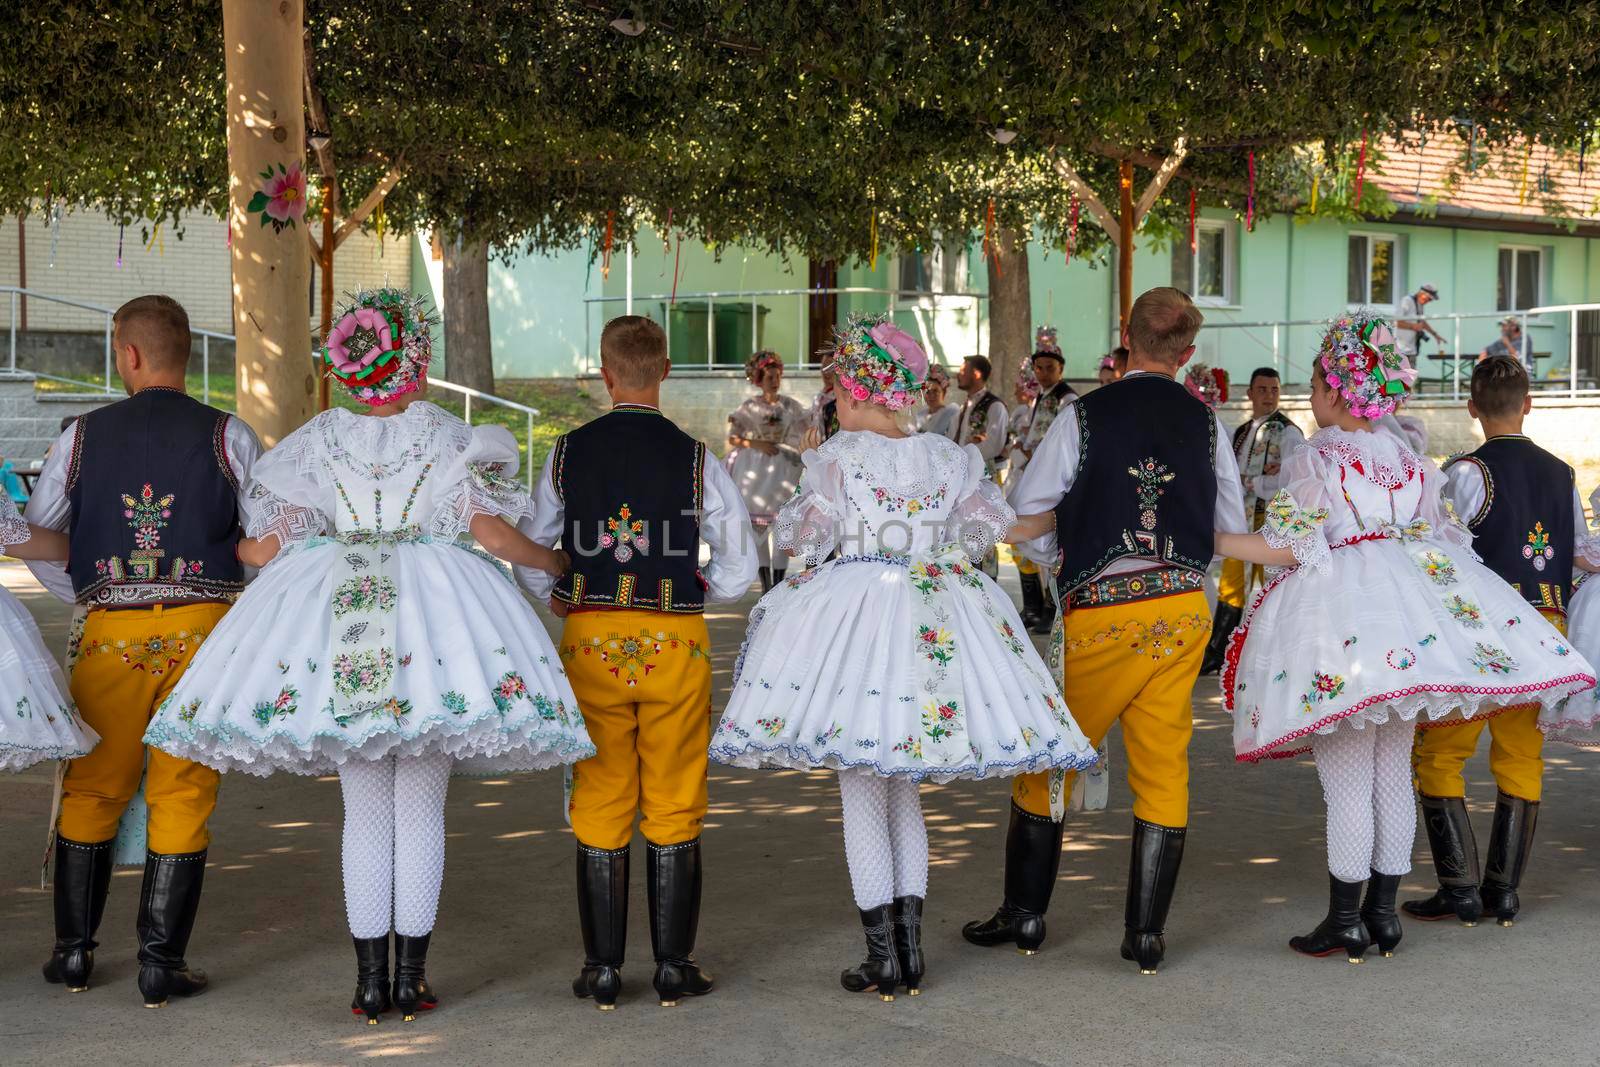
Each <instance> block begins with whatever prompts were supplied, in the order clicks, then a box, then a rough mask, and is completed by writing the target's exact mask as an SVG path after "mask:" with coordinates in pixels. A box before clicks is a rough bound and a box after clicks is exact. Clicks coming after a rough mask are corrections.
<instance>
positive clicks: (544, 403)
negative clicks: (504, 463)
mask: <svg viewBox="0 0 1600 1067" xmlns="http://www.w3.org/2000/svg"><path fill="white" fill-rule="evenodd" d="M35 384H36V387H37V389H38V390H39V392H41V393H45V392H49V393H73V392H83V391H84V388H83V387H80V386H77V385H73V384H71V383H68V382H56V381H50V380H49V379H45V378H40V379H39V380H38V381H37V382H36V383H35ZM235 384H236V383H235V380H234V376H233V374H232V373H231V372H229V373H222V372H218V371H212V373H211V382H210V386H211V389H210V394H209V395H206V394H205V393H204V391H203V390H202V389H201V378H200V375H198V374H191V375H189V381H188V385H189V395H190V396H193V397H194V398H195V399H197V400H204V401H205V402H206V403H208V404H210V405H211V406H212V407H216V408H220V409H222V410H223V411H234V410H236V408H235V402H234V401H235ZM495 394H496V395H497V396H500V397H502V398H504V399H506V400H511V401H514V402H516V403H518V404H525V405H527V406H528V407H531V408H535V409H537V410H538V412H539V414H538V415H535V416H534V418H533V434H532V440H531V441H530V440H529V434H528V419H527V416H526V415H525V414H523V413H522V412H520V411H516V410H513V409H511V408H505V407H501V406H499V405H498V404H490V403H486V402H484V401H481V400H476V399H475V400H473V402H472V424H473V425H474V426H484V425H494V426H504V427H505V428H506V429H508V430H510V431H511V436H513V437H515V438H516V439H517V448H518V451H519V452H521V454H522V464H523V472H524V473H526V471H527V469H528V468H529V467H533V468H535V469H537V468H539V467H542V466H543V465H544V460H545V457H546V456H548V455H549V454H550V449H551V448H552V447H553V446H554V445H555V443H556V438H558V437H560V436H561V435H562V434H564V433H566V432H567V431H568V430H571V429H574V428H576V427H578V426H582V425H583V424H584V423H586V422H588V421H589V420H590V419H592V418H595V417H596V416H597V415H600V414H601V413H603V412H604V411H605V410H606V407H607V405H605V404H604V403H602V402H601V401H600V400H597V399H596V398H595V396H594V395H592V394H591V393H590V391H589V390H588V389H587V388H586V387H585V386H583V385H582V384H580V383H578V382H574V381H570V380H562V379H553V378H549V379H547V378H520V379H510V380H507V381H501V382H497V383H496V385H495ZM332 397H333V403H334V405H335V406H337V407H342V408H345V409H347V410H349V411H362V410H364V408H363V407H362V405H360V404H357V403H356V402H355V401H354V400H351V399H350V398H349V397H348V396H346V395H345V393H344V390H343V389H340V388H339V387H338V386H337V385H335V386H334V388H333V391H332ZM428 399H429V400H430V401H432V402H433V403H435V404H438V405H439V406H440V407H442V408H444V409H445V410H446V411H449V412H451V413H453V414H455V415H458V416H464V415H465V409H466V405H465V404H464V403H463V401H464V400H465V398H464V397H462V396H461V395H460V394H458V393H453V392H451V391H450V390H449V389H431V390H429V392H428ZM524 480H525V479H524Z"/></svg>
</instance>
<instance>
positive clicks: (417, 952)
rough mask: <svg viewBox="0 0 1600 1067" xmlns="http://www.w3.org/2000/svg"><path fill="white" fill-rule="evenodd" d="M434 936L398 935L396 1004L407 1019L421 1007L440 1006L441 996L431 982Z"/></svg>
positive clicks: (410, 1018)
mask: <svg viewBox="0 0 1600 1067" xmlns="http://www.w3.org/2000/svg"><path fill="white" fill-rule="evenodd" d="M432 936H433V935H432V933H426V934H422V935H420V936H417V937H408V936H407V935H405V934H401V933H396V934H395V935H394V1006H395V1007H396V1008H399V1009H400V1018H401V1019H402V1020H403V1021H405V1022H410V1021H411V1020H413V1019H415V1018H416V1017H417V1012H419V1011H432V1010H433V1009H434V1008H436V1007H438V1006H439V998H438V997H437V996H435V995H434V992H433V987H432V986H430V985H428V940H429V939H430V938H431V937H432Z"/></svg>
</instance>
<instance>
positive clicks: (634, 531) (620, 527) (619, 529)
mask: <svg viewBox="0 0 1600 1067" xmlns="http://www.w3.org/2000/svg"><path fill="white" fill-rule="evenodd" d="M634 546H638V549H639V551H640V552H648V551H650V538H648V537H647V536H645V532H644V520H643V519H636V518H634V517H633V509H632V508H630V507H629V506H628V505H626V504H624V505H622V507H621V508H619V509H618V510H617V514H616V515H615V516H614V517H612V518H609V519H607V520H606V532H605V533H603V534H601V535H600V547H601V548H609V549H611V556H612V558H613V559H615V560H616V561H617V562H618V563H626V562H628V561H629V560H630V559H632V558H633V551H634Z"/></svg>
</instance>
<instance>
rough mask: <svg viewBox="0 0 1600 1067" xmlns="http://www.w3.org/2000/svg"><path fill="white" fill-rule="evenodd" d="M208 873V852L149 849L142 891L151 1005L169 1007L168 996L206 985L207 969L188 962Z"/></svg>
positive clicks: (143, 958)
mask: <svg viewBox="0 0 1600 1067" xmlns="http://www.w3.org/2000/svg"><path fill="white" fill-rule="evenodd" d="M205 878H206V853H205V850H204V849H201V850H200V851H199V852H183V853H177V854H171V855H163V854H162V853H159V852H147V853H146V854H145V858H144V886H143V888H142V889H141V890H140V893H139V922H138V927H139V992H140V993H141V994H143V995H144V1006H145V1007H147V1008H164V1007H166V1004H167V998H168V997H169V996H176V997H192V996H197V995H199V994H201V993H204V992H205V990H206V973H205V972H204V971H201V970H191V969H190V968H189V965H188V963H186V962H184V958H183V956H184V952H185V951H186V950H187V949H188V947H189V935H190V934H191V933H193V932H194V919H195V916H196V915H197V914H198V913H199V911H200V887H201V886H202V885H203V884H204V883H205Z"/></svg>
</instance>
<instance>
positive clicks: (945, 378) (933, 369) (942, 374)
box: [922, 363, 950, 389]
mask: <svg viewBox="0 0 1600 1067" xmlns="http://www.w3.org/2000/svg"><path fill="white" fill-rule="evenodd" d="M929 382H932V383H934V384H936V385H942V386H944V387H945V388H946V389H948V388H949V387H950V372H949V371H947V370H945V369H944V364H942V363H930V364H928V377H927V379H926V380H925V381H924V382H923V383H922V384H923V385H927V384H928V383H929Z"/></svg>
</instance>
